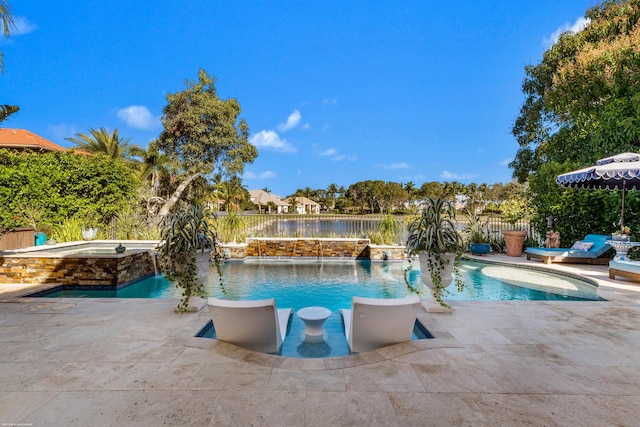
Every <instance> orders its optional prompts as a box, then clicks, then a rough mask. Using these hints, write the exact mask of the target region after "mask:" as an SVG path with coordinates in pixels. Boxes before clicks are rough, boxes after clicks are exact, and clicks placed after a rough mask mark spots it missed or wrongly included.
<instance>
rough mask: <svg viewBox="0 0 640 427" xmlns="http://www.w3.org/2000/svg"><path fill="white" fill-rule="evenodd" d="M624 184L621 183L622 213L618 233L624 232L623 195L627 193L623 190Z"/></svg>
mask: <svg viewBox="0 0 640 427" xmlns="http://www.w3.org/2000/svg"><path fill="white" fill-rule="evenodd" d="M625 184H626V182H625V181H623V182H622V213H621V214H620V231H623V230H624V198H625V195H626V193H627V190H626V188H625Z"/></svg>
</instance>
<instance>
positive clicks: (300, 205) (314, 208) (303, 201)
mask: <svg viewBox="0 0 640 427" xmlns="http://www.w3.org/2000/svg"><path fill="white" fill-rule="evenodd" d="M295 199H296V213H299V214H306V213H310V214H319V213H320V204H319V203H316V202H314V201H313V200H311V199H307V198H306V197H302V196H297V197H295ZM284 201H285V202H286V203H287V204H288V205H290V204H291V198H288V199H284Z"/></svg>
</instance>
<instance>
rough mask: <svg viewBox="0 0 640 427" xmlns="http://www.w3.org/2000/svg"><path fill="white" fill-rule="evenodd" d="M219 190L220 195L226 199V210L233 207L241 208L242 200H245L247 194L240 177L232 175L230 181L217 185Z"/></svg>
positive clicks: (236, 209)
mask: <svg viewBox="0 0 640 427" xmlns="http://www.w3.org/2000/svg"><path fill="white" fill-rule="evenodd" d="M217 190H218V193H217V194H218V197H219V198H220V199H221V200H224V209H225V210H226V211H230V210H231V209H233V210H235V211H238V210H240V202H243V201H244V200H245V194H246V193H245V189H244V187H243V186H242V181H240V178H238V177H237V176H232V177H231V179H229V181H224V182H221V183H220V184H219V185H217Z"/></svg>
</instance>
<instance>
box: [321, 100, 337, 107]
mask: <svg viewBox="0 0 640 427" xmlns="http://www.w3.org/2000/svg"><path fill="white" fill-rule="evenodd" d="M322 105H324V106H327V105H338V99H337V98H325V99H323V100H322Z"/></svg>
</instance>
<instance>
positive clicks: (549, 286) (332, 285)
mask: <svg viewBox="0 0 640 427" xmlns="http://www.w3.org/2000/svg"><path fill="white" fill-rule="evenodd" d="M408 267H410V270H409V271H407V274H406V275H407V280H408V282H409V284H410V286H411V288H410V287H409V286H408V285H407V283H406V282H405V280H404V276H405V269H406V268H408ZM221 269H222V278H223V280H222V283H220V280H219V278H218V275H217V272H216V271H215V268H213V267H212V269H211V274H210V275H209V278H208V280H207V286H208V288H209V294H210V295H211V296H213V297H216V298H225V299H231V300H258V299H265V298H276V304H277V305H278V307H292V308H294V309H300V308H303V307H308V306H320V307H326V308H328V309H329V310H331V311H332V312H337V311H338V310H339V309H340V308H349V307H350V306H351V297H352V296H361V297H370V298H401V297H404V296H407V295H409V294H410V293H411V292H412V291H414V290H415V289H417V290H420V291H422V292H425V294H428V290H426V289H424V286H423V284H422V281H421V279H420V269H419V266H418V263H417V262H414V263H412V264H411V265H408V263H371V262H370V261H347V262H345V261H329V262H327V261H325V262H317V261H313V262H310V261H307V262H291V261H265V262H260V261H251V262H243V263H239V262H229V263H223V264H222V265H221ZM459 274H460V276H461V278H462V280H464V282H465V283H466V287H465V289H464V290H463V291H462V292H458V291H457V290H456V289H455V286H453V285H452V286H449V288H447V291H448V294H447V295H445V296H444V299H445V300H534V301H538V300H599V299H600V298H599V297H598V295H597V292H596V287H595V286H594V285H593V284H591V283H589V282H586V281H583V280H579V279H576V278H573V277H568V276H564V275H559V274H553V273H548V272H541V271H537V270H532V269H524V268H517V267H510V266H505V265H496V264H488V263H482V262H475V261H464V262H463V265H462V267H461V268H460V272H459ZM46 296H47V297H67V298H69V297H71V298H76V297H97V298H179V297H180V290H178V289H176V287H175V286H173V285H172V284H171V283H169V282H168V281H167V280H166V279H165V278H164V277H162V276H155V277H150V278H147V279H144V280H142V281H140V282H138V283H135V284H133V285H130V286H127V287H125V288H122V289H118V290H61V291H58V292H54V293H52V294H48V295H46Z"/></svg>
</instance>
